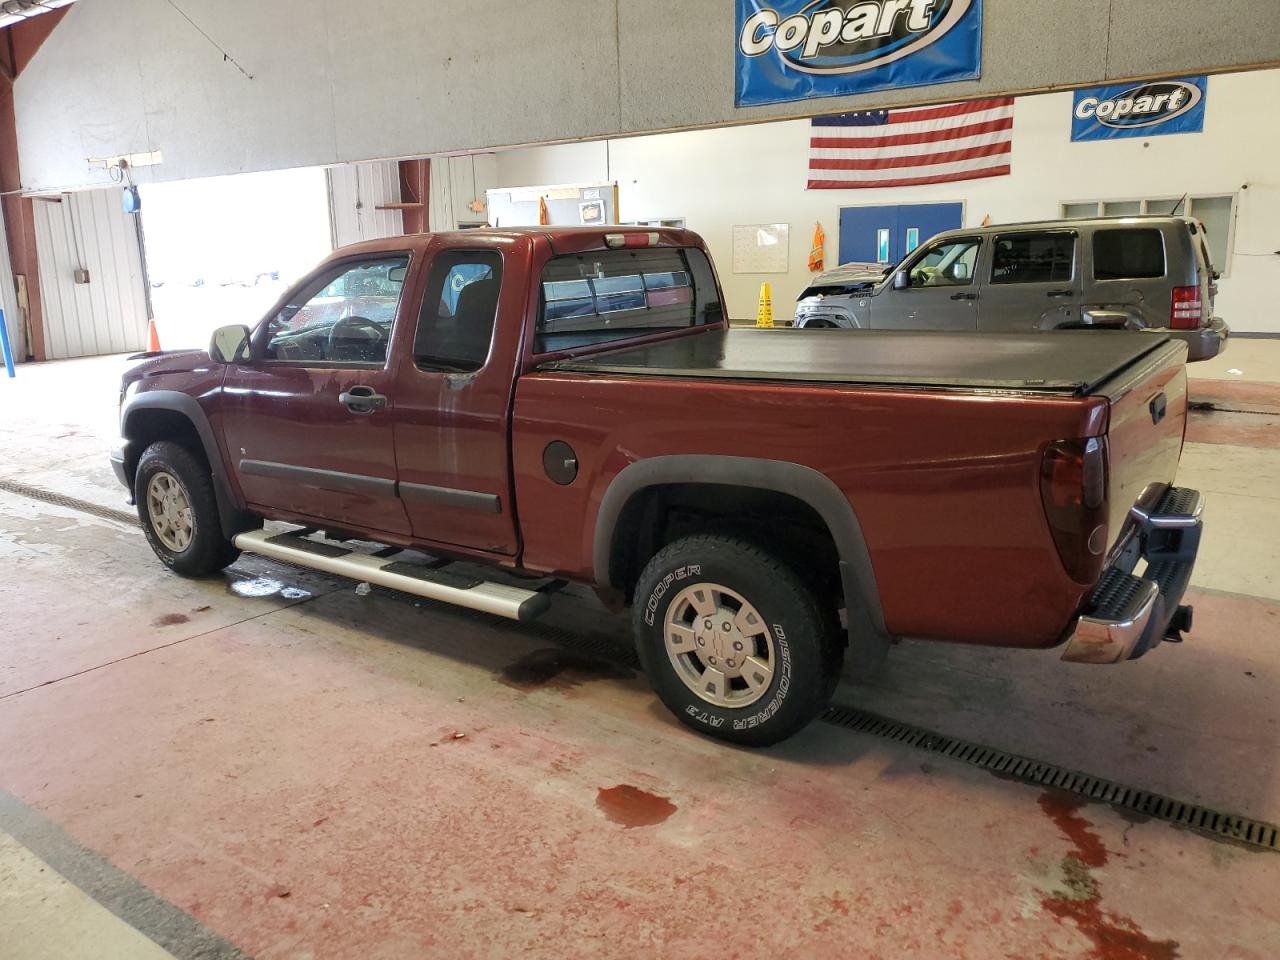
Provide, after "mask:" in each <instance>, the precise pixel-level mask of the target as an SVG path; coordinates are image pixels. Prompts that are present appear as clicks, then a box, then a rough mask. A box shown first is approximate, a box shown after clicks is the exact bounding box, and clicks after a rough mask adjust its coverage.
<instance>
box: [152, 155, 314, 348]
mask: <svg viewBox="0 0 1280 960" xmlns="http://www.w3.org/2000/svg"><path fill="white" fill-rule="evenodd" d="M140 189H141V193H142V228H143V238H144V245H145V252H146V263H147V280H148V283H149V284H150V293H151V304H152V312H153V315H154V316H155V320H156V329H157V332H158V333H159V336H160V345H161V347H162V348H163V349H165V350H173V349H180V348H183V347H204V346H206V345H207V344H208V342H209V336H210V334H211V333H212V332H213V331H214V330H215V329H217V328H218V327H220V326H223V325H225V324H229V323H243V324H247V325H249V326H253V325H254V324H256V323H257V322H258V321H259V320H260V319H261V318H262V317H263V316H264V315H265V314H266V313H267V311H268V310H269V309H270V307H271V305H272V304H273V303H275V301H276V300H277V299H279V297H280V296H281V294H283V293H284V291H285V290H286V289H287V288H288V287H289V285H290V284H291V283H293V282H294V281H295V280H297V279H298V278H300V277H301V276H303V275H304V274H306V273H307V272H308V271H309V270H310V269H311V268H312V267H314V266H315V265H316V263H317V262H318V261H319V260H320V259H321V258H322V257H324V256H325V255H326V254H328V253H329V251H330V250H331V249H332V229H331V226H330V216H329V192H328V185H327V182H326V179H325V171H324V168H322V167H312V168H303V169H298V170H278V171H271V172H267V173H248V174H239V175H237V176H230V177H210V178H207V179H201V180H181V181H176V182H173V183H156V184H144V185H143V186H142V187H141V188H140Z"/></svg>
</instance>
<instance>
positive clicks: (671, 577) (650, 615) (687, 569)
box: [644, 563, 702, 627]
mask: <svg viewBox="0 0 1280 960" xmlns="http://www.w3.org/2000/svg"><path fill="white" fill-rule="evenodd" d="M700 576H702V564H700V563H689V564H685V565H684V566H682V567H676V569H675V570H673V571H671V572H670V573H668V574H667V575H666V576H665V577H663V578H662V579H661V580H659V581H658V584H657V586H655V587H654V588H653V592H652V593H650V594H649V599H648V600H646V601H645V604H644V622H645V624H646V625H647V626H650V627H652V626H653V622H654V618H655V617H656V615H657V612H658V606H659V604H660V603H661V602H662V598H663V597H665V596H666V595H667V591H668V590H670V589H671V584H673V583H674V582H676V581H677V580H687V579H688V578H689V577H700Z"/></svg>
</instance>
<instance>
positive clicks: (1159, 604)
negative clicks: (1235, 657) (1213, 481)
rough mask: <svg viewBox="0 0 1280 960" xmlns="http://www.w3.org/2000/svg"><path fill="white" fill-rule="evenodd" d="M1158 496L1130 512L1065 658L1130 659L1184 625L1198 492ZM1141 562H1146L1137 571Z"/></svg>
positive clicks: (1200, 503)
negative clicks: (1184, 597)
mask: <svg viewBox="0 0 1280 960" xmlns="http://www.w3.org/2000/svg"><path fill="white" fill-rule="evenodd" d="M1156 494H1157V495H1156V496H1155V497H1142V498H1139V501H1138V503H1137V504H1135V505H1134V507H1133V509H1132V510H1130V512H1129V518H1128V520H1127V521H1126V526H1125V530H1124V531H1123V532H1122V533H1121V538H1120V540H1119V542H1120V543H1121V544H1123V547H1122V548H1121V550H1120V552H1119V553H1118V555H1117V556H1116V557H1115V559H1114V561H1113V562H1112V564H1111V565H1110V566H1109V567H1108V568H1107V569H1106V570H1105V571H1104V572H1103V574H1102V578H1101V579H1100V580H1099V581H1098V585H1097V586H1096V587H1095V588H1094V590H1093V592H1092V593H1091V594H1090V595H1089V599H1088V600H1087V601H1086V603H1085V606H1084V610H1083V612H1082V614H1081V616H1080V618H1079V620H1078V621H1077V622H1076V626H1075V629H1074V631H1073V632H1072V634H1071V637H1070V639H1068V640H1067V646H1066V649H1065V650H1064V651H1063V653H1062V659H1063V660H1069V661H1072V662H1075V663H1119V662H1120V661H1122V660H1134V659H1137V658H1138V657H1140V656H1142V655H1143V654H1144V653H1146V652H1147V651H1148V650H1150V649H1151V648H1152V647H1153V646H1155V645H1156V644H1158V643H1160V642H1161V641H1162V640H1166V639H1167V640H1181V639H1182V638H1181V631H1183V630H1189V629H1190V627H1191V608H1190V607H1184V606H1182V605H1181V604H1182V595H1183V593H1184V592H1185V591H1186V589H1187V584H1188V582H1189V581H1190V580H1191V571H1192V568H1193V567H1194V566H1195V562H1196V553H1197V552H1198V550H1199V548H1200V531H1201V528H1202V526H1203V522H1202V520H1201V514H1202V513H1203V511H1204V497H1203V496H1202V495H1201V493H1200V491H1198V490H1191V489H1188V488H1185V487H1168V488H1166V489H1165V490H1164V492H1163V493H1160V492H1159V491H1156ZM1139 560H1145V561H1146V566H1145V568H1144V569H1143V571H1142V574H1141V575H1138V576H1135V575H1134V574H1133V570H1134V569H1135V567H1136V566H1137V564H1138V561H1139Z"/></svg>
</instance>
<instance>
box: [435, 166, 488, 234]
mask: <svg viewBox="0 0 1280 960" xmlns="http://www.w3.org/2000/svg"><path fill="white" fill-rule="evenodd" d="M497 176H498V163H497V159H496V158H495V157H494V155H493V154H492V153H480V154H472V155H470V156H465V157H439V158H437V159H435V160H432V161H431V202H430V203H429V204H428V207H427V219H428V220H429V221H430V223H429V226H430V228H431V229H432V230H457V229H458V224H459V223H476V222H477V221H479V222H484V221H485V220H486V218H487V217H488V211H487V210H486V209H484V208H481V209H480V210H479V211H476V210H472V209H471V204H472V203H473V202H475V201H477V200H479V201H484V199H485V191H487V190H489V189H491V188H493V187H496V186H498V182H497ZM488 222H490V223H492V222H493V221H492V220H490V221H488Z"/></svg>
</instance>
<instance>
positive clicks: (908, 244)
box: [840, 203, 964, 264]
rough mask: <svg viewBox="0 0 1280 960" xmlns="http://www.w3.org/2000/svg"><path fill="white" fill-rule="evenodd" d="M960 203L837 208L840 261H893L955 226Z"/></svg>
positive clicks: (960, 214)
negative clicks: (838, 213) (838, 209)
mask: <svg viewBox="0 0 1280 960" xmlns="http://www.w3.org/2000/svg"><path fill="white" fill-rule="evenodd" d="M963 218H964V204H962V203H898V204H890V205H887V206H878V207H842V208H841V209H840V262H841V263H883V264H894V263H897V262H898V261H899V260H901V259H902V258H903V257H905V256H906V255H907V254H908V253H910V252H911V251H912V250H914V249H915V248H916V247H918V246H920V244H922V243H924V242H925V241H926V240H928V239H929V238H930V237H932V236H933V235H934V234H935V233H941V232H942V231H943V230H956V229H958V228H959V227H960V226H961V221H962V219H963Z"/></svg>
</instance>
